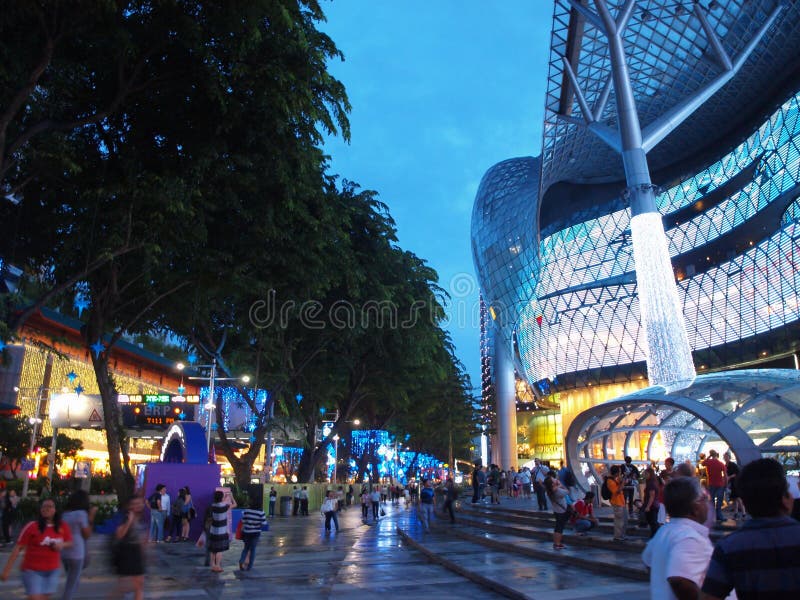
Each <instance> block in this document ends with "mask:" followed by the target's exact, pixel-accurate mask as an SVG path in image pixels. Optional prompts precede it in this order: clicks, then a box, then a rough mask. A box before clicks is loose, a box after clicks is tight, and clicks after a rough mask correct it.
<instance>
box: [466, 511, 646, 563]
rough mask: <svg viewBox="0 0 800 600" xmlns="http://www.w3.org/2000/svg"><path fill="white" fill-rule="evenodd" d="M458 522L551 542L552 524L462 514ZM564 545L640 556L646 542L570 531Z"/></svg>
mask: <svg viewBox="0 0 800 600" xmlns="http://www.w3.org/2000/svg"><path fill="white" fill-rule="evenodd" d="M458 522H459V523H463V524H464V525H467V526H469V527H473V528H476V529H479V530H482V531H490V532H493V533H496V534H510V535H515V536H517V537H521V538H528V539H536V540H546V541H552V539H553V523H554V521H553V520H552V519H551V520H550V523H549V524H547V525H546V526H544V525H543V526H536V525H530V524H514V523H509V522H507V521H503V520H493V519H491V518H487V517H484V516H474V517H473V516H472V515H467V514H464V513H461V514H459V516H458ZM564 543H565V544H573V545H575V546H581V547H587V548H601V549H605V550H614V551H618V552H625V553H635V554H640V553H641V552H642V550H644V547H645V544H646V540H644V539H628V540H626V541H624V542H615V541H614V539H613V537H612V535H608V534H605V533H603V532H599V531H596V530H593V531H592V532H590V534H589V535H586V536H579V535H577V534H575V533H574V532H572V530H571V529H566V530H565V531H564Z"/></svg>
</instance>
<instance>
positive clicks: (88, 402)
mask: <svg viewBox="0 0 800 600" xmlns="http://www.w3.org/2000/svg"><path fill="white" fill-rule="evenodd" d="M50 424H51V425H52V426H53V428H57V429H62V428H64V429H85V428H87V429H88V428H92V427H94V428H102V427H103V402H102V400H101V399H100V394H76V393H68V394H53V395H52V396H50Z"/></svg>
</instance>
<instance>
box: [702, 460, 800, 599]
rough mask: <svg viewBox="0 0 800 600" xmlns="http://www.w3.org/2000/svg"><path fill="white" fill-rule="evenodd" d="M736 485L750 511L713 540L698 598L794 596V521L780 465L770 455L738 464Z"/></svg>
mask: <svg viewBox="0 0 800 600" xmlns="http://www.w3.org/2000/svg"><path fill="white" fill-rule="evenodd" d="M737 491H738V492H739V494H740V495H741V497H742V500H743V501H744V506H745V508H746V509H747V512H748V513H749V514H750V515H751V516H752V517H753V518H752V519H751V520H749V521H746V522H745V523H744V525H743V526H742V528H741V529H739V530H738V531H735V532H733V533H731V534H730V535H729V536H727V537H726V538H723V539H722V540H720V541H719V543H717V546H716V548H714V553H713V554H712V555H711V563H710V564H709V565H708V572H707V573H706V577H705V580H704V582H703V588H702V591H703V598H704V599H705V600H715V599H718V598H719V599H721V598H725V597H726V596H727V595H728V594H729V593H730V592H731V590H734V589H735V590H736V596H737V598H738V599H739V600H749V599H751V598H752V599H759V600H764V599H770V598H800V523H798V522H797V521H795V520H794V519H792V518H790V517H789V512H790V511H791V509H792V496H791V494H789V486H788V484H787V482H786V476H785V474H784V472H783V467H782V466H781V465H780V463H778V462H777V461H775V460H773V459H771V458H762V459H759V460H755V461H753V462H751V463H750V464H748V465H745V467H744V468H743V469H742V471H741V473H740V474H739V476H738V478H737Z"/></svg>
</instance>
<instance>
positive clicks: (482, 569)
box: [398, 525, 649, 600]
mask: <svg viewBox="0 0 800 600" xmlns="http://www.w3.org/2000/svg"><path fill="white" fill-rule="evenodd" d="M398 533H399V534H400V535H401V537H403V539H404V542H405V543H406V544H408V545H409V546H410V547H411V548H413V549H415V550H418V551H419V552H422V553H424V554H425V556H427V557H428V559H429V560H431V561H432V562H435V563H437V564H440V565H442V566H445V567H446V568H448V569H449V570H451V571H454V572H457V573H459V574H460V575H462V576H464V577H467V578H469V579H471V580H472V581H474V582H476V583H480V584H481V585H483V586H484V587H485V588H486V589H487V590H489V591H490V592H491V593H495V594H501V595H502V596H505V597H507V598H514V599H515V600H517V599H519V600H523V599H524V600H527V599H528V598H536V600H566V599H573V600H577V599H586V600H588V599H589V598H591V599H593V600H619V598H620V597H628V598H643V597H647V596H648V595H649V591H648V589H649V585H648V584H647V583H646V582H645V579H646V574H645V573H644V571H643V570H636V569H630V568H628V567H627V566H623V570H624V572H621V573H618V572H617V569H616V566H614V567H613V568H611V569H610V568H609V564H610V563H609V560H613V559H610V558H609V557H608V556H606V557H601V556H600V555H599V554H597V555H596V556H594V557H592V558H582V557H581V556H580V553H581V552H586V550H585V549H582V550H580V551H570V550H569V549H567V550H562V551H555V550H552V543H537V542H533V541H531V540H523V541H522V542H519V540H518V538H514V537H513V536H508V537H498V536H494V535H492V534H485V533H481V532H480V531H470V530H469V529H468V528H464V527H463V526H460V525H454V526H450V525H439V526H436V527H435V528H434V530H433V532H432V533H425V534H423V535H421V536H420V535H419V534H413V533H411V532H404V531H403V530H401V528H398ZM537 544H538V545H539V546H541V547H537ZM547 548H549V549H550V550H549V551H548V550H547ZM598 552H599V551H598ZM604 558H605V560H604ZM616 564H617V563H616V562H615V563H614V565H616ZM587 571H591V574H589V573H587ZM445 594H447V595H448V596H449V595H455V596H457V595H458V592H456V591H455V590H448V591H446V592H445Z"/></svg>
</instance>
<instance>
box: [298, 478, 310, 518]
mask: <svg viewBox="0 0 800 600" xmlns="http://www.w3.org/2000/svg"><path fill="white" fill-rule="evenodd" d="M300 515H301V516H303V517H307V516H308V487H306V486H303V487H302V488H300Z"/></svg>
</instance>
